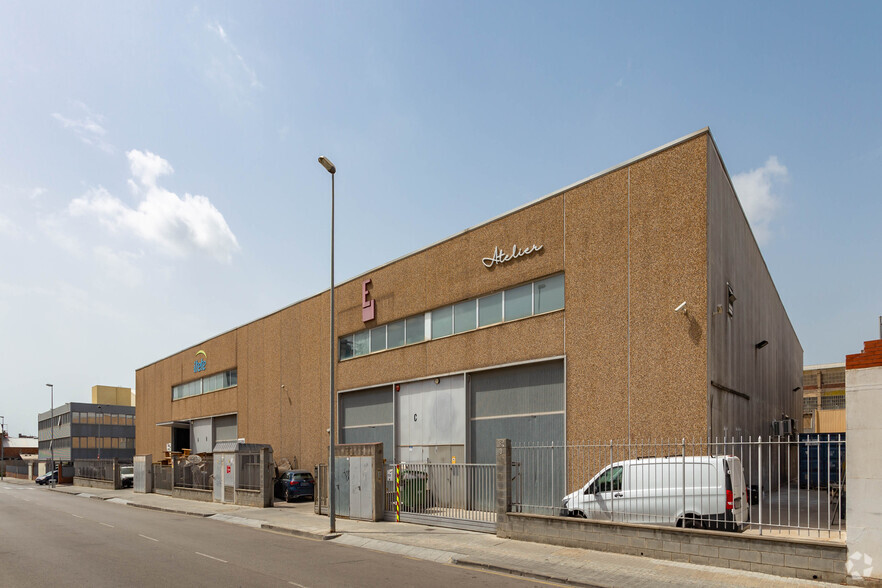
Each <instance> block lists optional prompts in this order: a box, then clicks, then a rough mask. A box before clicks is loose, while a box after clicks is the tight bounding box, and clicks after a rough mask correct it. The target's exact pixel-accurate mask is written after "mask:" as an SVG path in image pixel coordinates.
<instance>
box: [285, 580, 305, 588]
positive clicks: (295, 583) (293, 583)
mask: <svg viewBox="0 0 882 588" xmlns="http://www.w3.org/2000/svg"><path fill="white" fill-rule="evenodd" d="M288 583H289V584H291V585H292V586H297V588H306V586H304V585H303V584H298V583H297V582H291V581H289V582H288Z"/></svg>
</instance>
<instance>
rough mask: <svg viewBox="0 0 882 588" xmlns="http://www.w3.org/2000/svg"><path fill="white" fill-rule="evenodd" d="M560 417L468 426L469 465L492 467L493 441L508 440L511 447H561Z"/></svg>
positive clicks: (485, 421) (478, 422)
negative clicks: (490, 464) (510, 442)
mask: <svg viewBox="0 0 882 588" xmlns="http://www.w3.org/2000/svg"><path fill="white" fill-rule="evenodd" d="M565 424H566V418H565V417H564V415H563V414H548V415H537V416H513V417H506V418H498V419H483V420H473V421H472V422H471V435H472V437H471V439H472V442H471V450H470V454H471V455H470V459H469V461H470V462H471V463H495V462H494V460H495V459H496V453H495V452H496V440H497V439H511V440H512V443H513V444H518V443H541V444H543V445H546V444H548V445H550V444H551V443H554V444H555V445H561V446H562V445H564V425H565Z"/></svg>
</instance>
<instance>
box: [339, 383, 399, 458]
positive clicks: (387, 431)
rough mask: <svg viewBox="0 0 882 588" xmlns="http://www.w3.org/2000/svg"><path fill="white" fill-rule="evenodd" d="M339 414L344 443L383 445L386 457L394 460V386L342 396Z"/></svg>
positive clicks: (347, 393) (348, 393)
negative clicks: (377, 443) (392, 457)
mask: <svg viewBox="0 0 882 588" xmlns="http://www.w3.org/2000/svg"><path fill="white" fill-rule="evenodd" d="M339 414H340V436H341V439H340V440H341V441H342V442H343V443H376V442H380V443H382V444H383V456H384V458H385V459H387V460H389V459H391V456H392V455H393V453H392V450H393V448H394V445H393V441H392V435H393V420H392V419H393V413H392V386H391V385H390V386H380V387H378V388H371V389H369V390H358V391H356V392H346V393H345V394H341V395H340V413H339Z"/></svg>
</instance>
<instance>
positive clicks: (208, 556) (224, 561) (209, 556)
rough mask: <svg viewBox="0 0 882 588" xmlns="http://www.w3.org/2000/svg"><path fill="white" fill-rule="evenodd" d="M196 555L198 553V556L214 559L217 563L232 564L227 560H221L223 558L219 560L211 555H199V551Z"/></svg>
mask: <svg viewBox="0 0 882 588" xmlns="http://www.w3.org/2000/svg"><path fill="white" fill-rule="evenodd" d="M195 553H196V555H201V556H202V557H207V558H208V559H213V560H215V561H219V562H221V563H230V562H228V561H227V560H225V559H221V558H219V557H214V556H211V555H206V554H204V553H199V552H198V551H197V552H195Z"/></svg>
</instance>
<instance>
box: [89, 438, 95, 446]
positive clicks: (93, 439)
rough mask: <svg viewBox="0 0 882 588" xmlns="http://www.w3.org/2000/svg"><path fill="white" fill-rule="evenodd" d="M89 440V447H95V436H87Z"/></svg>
mask: <svg viewBox="0 0 882 588" xmlns="http://www.w3.org/2000/svg"><path fill="white" fill-rule="evenodd" d="M88 440H89V447H88V448H89V449H95V437H88Z"/></svg>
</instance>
